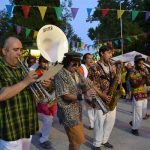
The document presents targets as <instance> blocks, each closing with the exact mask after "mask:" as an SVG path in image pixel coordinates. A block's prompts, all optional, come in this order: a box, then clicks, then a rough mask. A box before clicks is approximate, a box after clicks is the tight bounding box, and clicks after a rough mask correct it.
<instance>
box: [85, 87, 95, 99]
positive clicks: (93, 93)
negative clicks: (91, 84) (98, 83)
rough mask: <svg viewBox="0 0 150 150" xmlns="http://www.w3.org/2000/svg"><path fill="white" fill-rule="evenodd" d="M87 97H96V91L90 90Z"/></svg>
mask: <svg viewBox="0 0 150 150" xmlns="http://www.w3.org/2000/svg"><path fill="white" fill-rule="evenodd" d="M87 96H89V97H96V92H95V90H94V89H92V88H91V89H90V90H88V91H87Z"/></svg>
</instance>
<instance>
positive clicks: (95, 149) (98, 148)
mask: <svg viewBox="0 0 150 150" xmlns="http://www.w3.org/2000/svg"><path fill="white" fill-rule="evenodd" d="M93 150H101V148H100V147H95V146H94V147H93Z"/></svg>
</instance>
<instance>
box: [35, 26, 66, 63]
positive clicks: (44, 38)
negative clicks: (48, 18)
mask: <svg viewBox="0 0 150 150" xmlns="http://www.w3.org/2000/svg"><path fill="white" fill-rule="evenodd" d="M37 46H38V49H39V50H40V52H41V55H42V56H43V57H44V58H45V59H47V60H48V61H50V62H51V63H55V62H61V61H62V60H63V57H64V54H65V53H67V52H68V40H67V38H66V36H65V34H64V32H63V31H62V30H61V29H60V28H58V27H57V26H55V25H45V26H43V27H42V28H41V29H40V30H39V32H38V35H37Z"/></svg>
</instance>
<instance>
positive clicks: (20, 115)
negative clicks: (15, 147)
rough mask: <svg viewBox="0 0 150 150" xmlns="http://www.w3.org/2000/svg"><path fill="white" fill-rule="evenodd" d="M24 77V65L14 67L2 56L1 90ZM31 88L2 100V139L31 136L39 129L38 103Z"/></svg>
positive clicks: (0, 136)
mask: <svg viewBox="0 0 150 150" xmlns="http://www.w3.org/2000/svg"><path fill="white" fill-rule="evenodd" d="M23 78H24V75H23V69H22V67H21V66H20V67H17V68H12V67H11V66H9V65H8V64H7V63H5V62H4V61H3V59H2V58H0V90H1V89H2V88H4V87H9V86H12V85H14V84H17V83H18V82H20V81H22V80H23ZM12 92H13V91H12ZM30 92H31V91H30V89H29V88H25V89H24V90H22V91H21V92H20V93H18V94H17V95H15V96H14V97H12V98H10V99H8V100H5V101H1V102H0V139H3V140H6V141H14V140H18V139H21V138H29V137H30V135H33V134H35V132H36V131H37V130H38V117H37V111H36V104H35V101H34V97H33V95H32V94H31V93H30Z"/></svg>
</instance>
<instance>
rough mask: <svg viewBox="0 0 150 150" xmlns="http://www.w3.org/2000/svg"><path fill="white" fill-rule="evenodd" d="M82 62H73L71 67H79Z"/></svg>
mask: <svg viewBox="0 0 150 150" xmlns="http://www.w3.org/2000/svg"><path fill="white" fill-rule="evenodd" d="M80 65H81V64H80V63H73V64H71V67H79V66H80Z"/></svg>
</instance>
